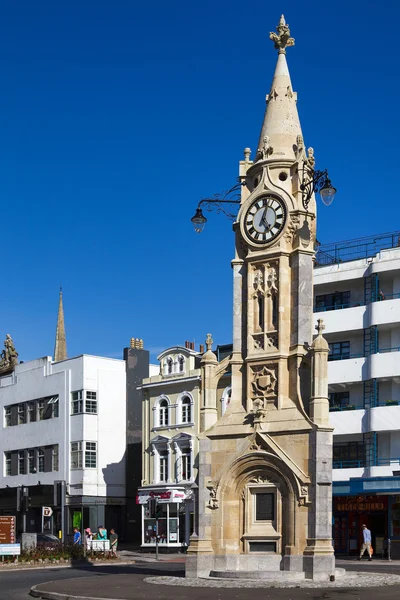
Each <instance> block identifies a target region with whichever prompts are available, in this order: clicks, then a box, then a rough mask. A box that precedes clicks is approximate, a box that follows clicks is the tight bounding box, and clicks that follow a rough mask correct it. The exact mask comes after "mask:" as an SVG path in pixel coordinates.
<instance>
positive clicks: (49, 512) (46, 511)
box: [42, 506, 53, 517]
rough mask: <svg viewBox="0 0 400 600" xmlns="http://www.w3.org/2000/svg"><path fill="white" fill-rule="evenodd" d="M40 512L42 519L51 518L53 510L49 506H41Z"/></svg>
mask: <svg viewBox="0 0 400 600" xmlns="http://www.w3.org/2000/svg"><path fill="white" fill-rule="evenodd" d="M42 511H43V516H44V517H51V515H52V514H53V509H52V508H51V507H50V506H43V507H42Z"/></svg>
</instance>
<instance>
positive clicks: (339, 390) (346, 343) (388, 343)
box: [314, 232, 400, 553]
mask: <svg viewBox="0 0 400 600" xmlns="http://www.w3.org/2000/svg"><path fill="white" fill-rule="evenodd" d="M399 235H400V232H394V233H392V234H385V235H381V236H373V237H370V238H364V239H359V240H352V241H350V242H344V243H339V244H332V245H330V246H321V247H320V249H319V252H318V254H317V265H316V268H315V270H314V301H315V308H314V310H315V313H314V318H315V321H316V320H317V319H318V318H320V317H322V318H323V319H324V324H325V327H326V329H325V333H324V335H325V336H326V339H327V340H328V342H329V345H330V349H331V353H330V356H329V361H330V362H329V390H330V405H331V407H330V411H331V412H330V422H331V424H332V426H334V427H335V431H334V450H333V481H334V485H333V494H334V533H333V536H334V541H335V550H336V552H342V553H352V552H354V553H356V552H357V550H358V548H359V547H360V546H359V544H360V535H361V534H360V532H361V525H362V524H363V523H366V524H367V525H369V527H370V529H371V531H372V534H373V547H374V548H375V551H376V552H378V553H379V552H380V551H381V548H382V547H383V546H384V540H386V538H387V537H390V538H392V540H393V543H392V548H393V552H394V553H396V552H400V247H398V246H399V245H400V244H399V240H400V237H399ZM396 542H397V543H396ZM397 548H398V551H397Z"/></svg>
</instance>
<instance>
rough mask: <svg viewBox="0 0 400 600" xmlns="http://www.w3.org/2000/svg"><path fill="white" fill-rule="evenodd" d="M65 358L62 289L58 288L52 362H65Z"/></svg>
mask: <svg viewBox="0 0 400 600" xmlns="http://www.w3.org/2000/svg"><path fill="white" fill-rule="evenodd" d="M66 358H68V356H67V339H66V337H65V323H64V308H63V299H62V288H61V287H60V299H59V301H58V317H57V330H56V343H55V346H54V362H58V361H60V360H65V359H66Z"/></svg>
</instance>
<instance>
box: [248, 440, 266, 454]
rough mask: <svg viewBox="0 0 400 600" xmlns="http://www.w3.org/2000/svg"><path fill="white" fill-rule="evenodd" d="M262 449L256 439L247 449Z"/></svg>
mask: <svg viewBox="0 0 400 600" xmlns="http://www.w3.org/2000/svg"><path fill="white" fill-rule="evenodd" d="M262 449H263V448H262V446H261V444H259V443H258V442H257V440H256V439H254V440H253V441H252V442H251V444H250V446H249V450H253V451H255V452H257V451H259V450H262Z"/></svg>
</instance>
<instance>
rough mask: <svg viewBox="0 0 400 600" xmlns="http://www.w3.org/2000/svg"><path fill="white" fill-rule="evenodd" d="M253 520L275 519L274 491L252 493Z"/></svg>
mask: <svg viewBox="0 0 400 600" xmlns="http://www.w3.org/2000/svg"><path fill="white" fill-rule="evenodd" d="M254 501H255V520H256V521H273V520H274V519H275V494H274V492H257V493H255V494H254Z"/></svg>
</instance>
